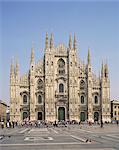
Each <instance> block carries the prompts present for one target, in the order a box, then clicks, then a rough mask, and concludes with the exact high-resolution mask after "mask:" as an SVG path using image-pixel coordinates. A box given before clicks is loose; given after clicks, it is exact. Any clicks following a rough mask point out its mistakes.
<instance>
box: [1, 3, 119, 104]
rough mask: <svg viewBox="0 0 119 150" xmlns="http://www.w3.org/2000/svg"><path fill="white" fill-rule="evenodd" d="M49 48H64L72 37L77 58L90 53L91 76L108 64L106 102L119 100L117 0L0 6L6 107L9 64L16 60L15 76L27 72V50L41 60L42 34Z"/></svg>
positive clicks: (28, 56)
mask: <svg viewBox="0 0 119 150" xmlns="http://www.w3.org/2000/svg"><path fill="white" fill-rule="evenodd" d="M46 32H48V34H49V36H50V34H51V33H53V35H54V43H55V46H57V45H58V44H59V43H64V44H65V45H66V46H68V40H69V34H72V37H73V36H74V33H75V34H76V38H77V47H78V57H79V58H80V59H82V60H84V61H85V63H86V60H87V53H88V47H90V52H91V64H92V70H93V72H94V73H95V74H96V75H97V76H98V75H99V71H100V69H101V64H102V61H103V62H107V63H108V65H109V76H110V86H111V90H110V91H111V100H112V99H118V100H119V2H118V1H104V2H103V1H98V2H95V1H84V2H83V1H79V2H78V1H75V2H72V1H58V2H53V1H52V2H48V1H45V2H43V1H42V2H41V1H34V2H33V1H30V2H28V1H25V2H23V1H18V2H15V1H4V2H3V1H1V2H0V99H1V100H4V101H6V102H7V103H8V104H9V100H10V96H9V84H10V63H11V59H12V58H14V59H16V58H17V59H18V61H19V65H20V75H22V74H24V73H26V72H27V71H28V70H29V64H30V55H31V47H32V45H34V49H35V61H36V62H37V61H38V59H42V58H43V54H44V43H45V34H46Z"/></svg>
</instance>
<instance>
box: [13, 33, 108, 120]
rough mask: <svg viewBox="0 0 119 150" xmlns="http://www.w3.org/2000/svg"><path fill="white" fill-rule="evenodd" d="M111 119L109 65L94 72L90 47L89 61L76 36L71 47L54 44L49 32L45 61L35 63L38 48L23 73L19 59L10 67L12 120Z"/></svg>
mask: <svg viewBox="0 0 119 150" xmlns="http://www.w3.org/2000/svg"><path fill="white" fill-rule="evenodd" d="M26 118H27V119H29V120H32V121H33V120H45V121H55V120H77V121H86V120H87V121H100V120H101V119H102V120H103V121H109V122H110V121H111V119H110V118H111V117H110V80H109V73H108V65H107V64H103V63H102V69H101V75H99V77H96V75H94V74H93V72H92V65H91V57H90V50H88V56H87V63H86V64H84V63H83V62H82V61H81V60H79V59H78V57H77V44H76V37H75V35H74V40H73V42H72V37H71V35H70V36H69V45H68V48H67V47H66V46H65V45H64V44H59V45H58V46H54V41H53V35H52V34H51V36H50V39H48V34H46V39H45V52H44V58H43V60H42V61H41V60H39V61H38V62H37V63H36V64H35V60H34V48H32V50H31V60H30V67H29V70H28V72H27V73H26V74H24V75H22V76H20V73H19V64H18V61H17V62H16V65H14V64H13V63H11V70H10V119H11V120H16V121H17V120H18V121H22V120H24V119H26Z"/></svg>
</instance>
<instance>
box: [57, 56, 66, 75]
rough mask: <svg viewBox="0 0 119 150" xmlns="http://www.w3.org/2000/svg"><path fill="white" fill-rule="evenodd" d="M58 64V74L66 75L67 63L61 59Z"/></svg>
mask: <svg viewBox="0 0 119 150" xmlns="http://www.w3.org/2000/svg"><path fill="white" fill-rule="evenodd" d="M57 64H58V74H60V75H63V74H65V61H64V60H63V59H62V58H60V59H59V60H58V63H57Z"/></svg>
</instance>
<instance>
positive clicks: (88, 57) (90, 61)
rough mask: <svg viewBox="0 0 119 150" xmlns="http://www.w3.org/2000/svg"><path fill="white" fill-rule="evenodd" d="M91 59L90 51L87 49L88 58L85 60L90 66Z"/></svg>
mask: <svg viewBox="0 0 119 150" xmlns="http://www.w3.org/2000/svg"><path fill="white" fill-rule="evenodd" d="M90 59H91V58H90V49H89V48H88V58H87V60H88V64H90V63H91V60H90Z"/></svg>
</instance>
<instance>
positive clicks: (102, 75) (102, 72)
mask: <svg viewBox="0 0 119 150" xmlns="http://www.w3.org/2000/svg"><path fill="white" fill-rule="evenodd" d="M101 77H102V78H103V77H104V64H103V62H102V69H101Z"/></svg>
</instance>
